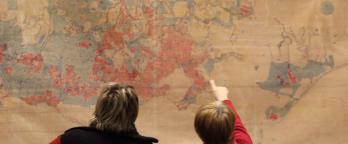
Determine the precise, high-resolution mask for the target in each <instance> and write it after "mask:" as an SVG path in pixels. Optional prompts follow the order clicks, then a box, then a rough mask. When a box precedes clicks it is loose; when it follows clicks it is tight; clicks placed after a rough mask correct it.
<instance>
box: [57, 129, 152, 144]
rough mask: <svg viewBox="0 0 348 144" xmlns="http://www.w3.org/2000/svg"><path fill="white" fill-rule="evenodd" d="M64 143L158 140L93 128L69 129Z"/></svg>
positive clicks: (149, 143)
mask: <svg viewBox="0 0 348 144" xmlns="http://www.w3.org/2000/svg"><path fill="white" fill-rule="evenodd" d="M62 141H69V142H71V141H74V142H79V143H83V142H87V143H93V142H96V143H100V142H103V143H109V142H110V143H113V142H118V143H130V142H131V143H134V144H152V143H157V142H158V140H157V139H155V138H152V137H145V136H141V135H140V134H138V132H134V133H124V134H116V133H112V132H108V131H101V130H98V129H96V128H93V127H74V128H71V129H68V130H66V131H65V132H64V134H63V135H62Z"/></svg>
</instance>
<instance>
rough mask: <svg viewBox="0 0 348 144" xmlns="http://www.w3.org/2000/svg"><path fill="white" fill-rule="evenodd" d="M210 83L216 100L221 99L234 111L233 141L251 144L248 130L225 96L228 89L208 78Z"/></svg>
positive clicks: (239, 143)
mask: <svg viewBox="0 0 348 144" xmlns="http://www.w3.org/2000/svg"><path fill="white" fill-rule="evenodd" d="M210 85H211V88H212V89H213V92H214V95H215V98H216V99H217V100H218V101H223V102H224V103H225V104H226V105H227V106H228V107H229V108H230V109H231V110H232V111H233V113H234V116H235V122H234V129H233V132H232V137H233V142H236V143H237V144H252V143H253V142H252V140H251V138H250V136H249V134H248V131H247V130H246V128H245V127H244V125H243V123H242V121H241V119H240V117H239V114H238V112H237V110H236V108H235V107H234V105H233V103H232V102H231V101H230V100H229V99H228V97H227V95H228V89H227V88H226V87H222V86H216V84H215V81H214V80H210ZM234 144H235V143H234Z"/></svg>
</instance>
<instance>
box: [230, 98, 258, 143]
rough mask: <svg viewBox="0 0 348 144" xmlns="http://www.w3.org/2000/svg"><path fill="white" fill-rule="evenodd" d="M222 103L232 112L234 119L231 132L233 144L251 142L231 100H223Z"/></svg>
mask: <svg viewBox="0 0 348 144" xmlns="http://www.w3.org/2000/svg"><path fill="white" fill-rule="evenodd" d="M224 103H225V104H226V105H228V107H230V108H231V109H232V111H233V112H234V116H235V121H234V130H233V132H232V137H233V141H234V143H233V144H252V143H253V142H252V140H251V138H250V136H249V134H248V132H247V130H246V129H245V127H244V125H243V123H242V121H241V119H240V117H239V115H238V113H237V110H236V108H235V107H234V106H233V104H232V102H231V101H230V100H224Z"/></svg>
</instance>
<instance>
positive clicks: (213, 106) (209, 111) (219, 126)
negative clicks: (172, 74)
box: [194, 80, 252, 144]
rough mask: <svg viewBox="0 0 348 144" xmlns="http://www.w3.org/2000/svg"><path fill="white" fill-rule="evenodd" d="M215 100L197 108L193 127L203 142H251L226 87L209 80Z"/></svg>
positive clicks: (220, 143) (208, 143)
mask: <svg viewBox="0 0 348 144" xmlns="http://www.w3.org/2000/svg"><path fill="white" fill-rule="evenodd" d="M210 85H211V87H212V90H213V92H214V95H215V98H216V99H217V101H216V102H213V103H210V104H207V105H204V106H202V107H201V108H199V109H198V111H197V113H196V116H195V120H194V127H195V130H196V133H197V134H198V136H199V137H200V139H201V140H202V141H203V143H204V144H252V140H251V138H250V136H249V134H248V132H247V130H246V129H245V127H244V125H243V123H242V121H241V119H240V117H239V115H238V113H237V111H236V109H235V108H234V106H233V104H232V102H231V101H230V100H229V99H228V97H227V95H228V89H227V88H226V87H222V86H216V85H215V81H214V80H210Z"/></svg>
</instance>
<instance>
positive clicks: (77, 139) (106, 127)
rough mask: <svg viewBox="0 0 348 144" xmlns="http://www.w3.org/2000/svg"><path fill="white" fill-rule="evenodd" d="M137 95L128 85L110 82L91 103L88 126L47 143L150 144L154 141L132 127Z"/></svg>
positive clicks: (136, 107)
mask: <svg viewBox="0 0 348 144" xmlns="http://www.w3.org/2000/svg"><path fill="white" fill-rule="evenodd" d="M138 111H139V102H138V96H137V94H136V93H135V90H134V88H133V87H132V86H129V85H121V84H116V83H110V84H109V85H108V86H106V87H105V88H104V89H103V90H102V92H101V94H100V96H99V98H98V100H97V103H96V106H95V111H94V116H95V118H94V119H93V120H92V122H91V124H90V126H89V127H75V128H71V129H69V130H67V131H65V132H64V134H62V135H60V136H58V137H57V138H56V139H54V140H53V141H52V142H51V143H50V144H115V143H117V144H152V143H157V142H158V140H157V139H155V138H152V137H144V136H141V135H140V134H139V133H138V132H137V130H136V128H135V125H134V123H135V120H136V118H137V116H138Z"/></svg>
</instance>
